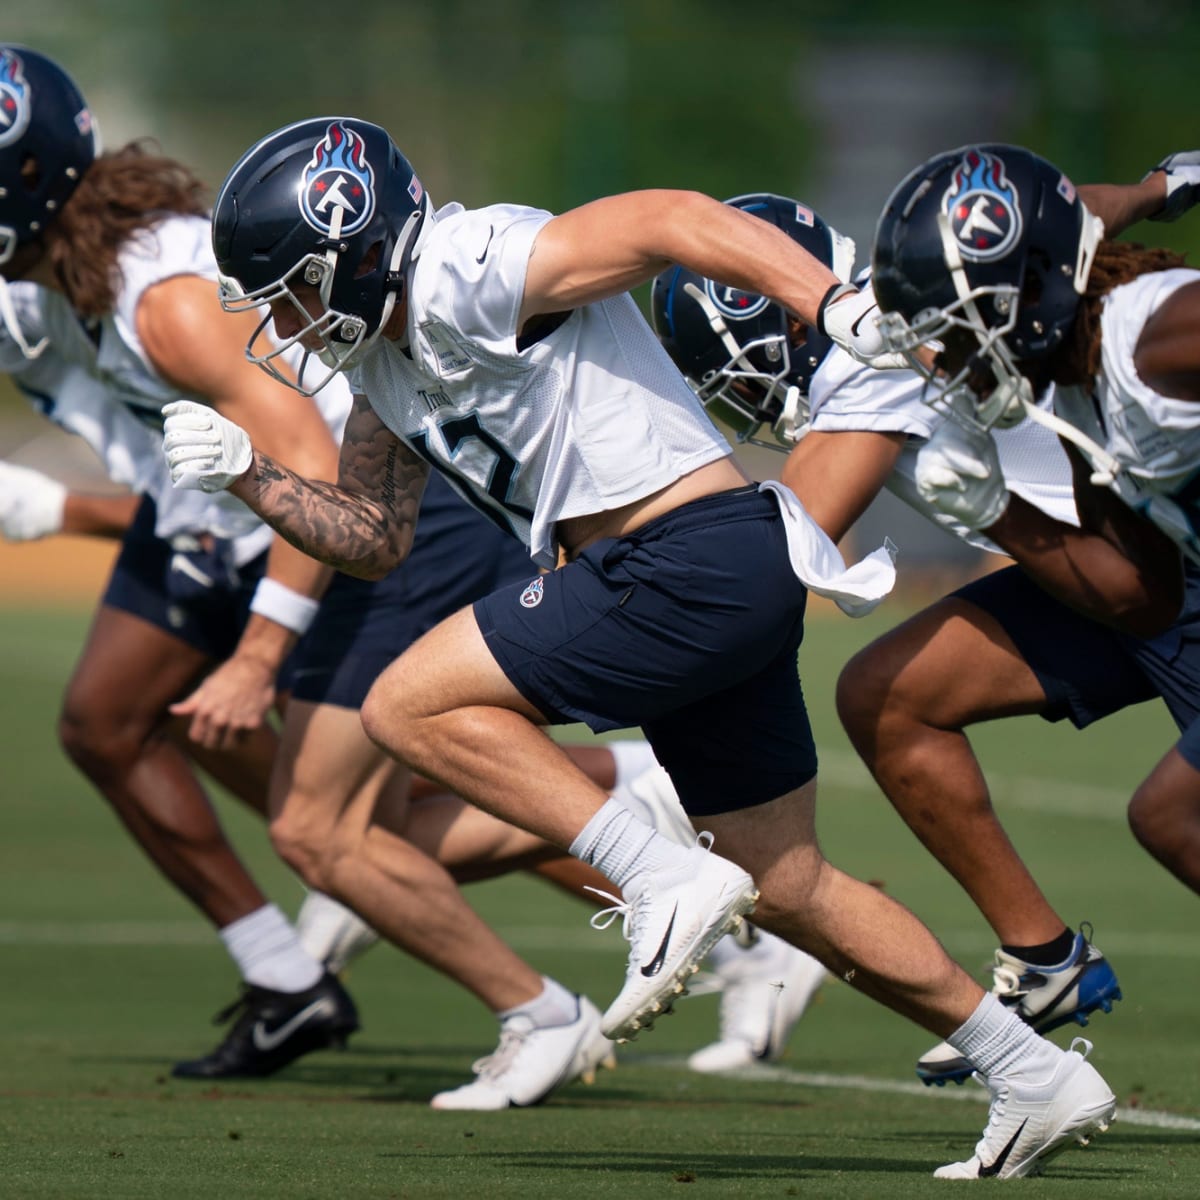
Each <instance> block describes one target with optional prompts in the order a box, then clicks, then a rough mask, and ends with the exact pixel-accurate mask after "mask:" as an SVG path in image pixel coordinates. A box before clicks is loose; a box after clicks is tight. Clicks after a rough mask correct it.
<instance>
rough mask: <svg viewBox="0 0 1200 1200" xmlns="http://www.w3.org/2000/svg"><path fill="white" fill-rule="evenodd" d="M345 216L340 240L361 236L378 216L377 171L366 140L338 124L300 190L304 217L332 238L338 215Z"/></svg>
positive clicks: (317, 148) (318, 151)
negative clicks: (360, 233)
mask: <svg viewBox="0 0 1200 1200" xmlns="http://www.w3.org/2000/svg"><path fill="white" fill-rule="evenodd" d="M337 209H340V210H341V212H342V225H341V232H340V236H342V237H346V236H349V235H350V234H354V233H357V232H358V231H359V230H360V229H362V228H363V227H364V226H366V224H367V223H368V222H369V221H370V219H371V217H372V216H374V214H375V171H374V169H373V168H372V166H371V164H370V163H369V162H368V161H367V148H366V145H365V143H364V142H363V140H362V138H361V137H360V136H359V135H358V134H357V133H355V131H354V130H353V129H349V128H347V127H346V125H345V124H343V123H342V122H341V121H335V122H334V123H333V124H332V125H330V126H329V128H328V129H326V131H325V136H324V137H323V138H322V139H321V140H320V141H319V142H318V143H317V144H316V146H314V147H313V156H312V158H311V159H310V160H309V162H308V166H306V167H305V168H304V178H303V181H302V183H301V186H300V215H301V216H302V217H303V218H304V219H305V221H306V222H308V224H309V225H311V226H312V227H313V228H314V229H316V230H317V231H318V232H320V233H324V234H328V233H329V232H330V227H331V225H332V223H333V214H334V211H335V210H337Z"/></svg>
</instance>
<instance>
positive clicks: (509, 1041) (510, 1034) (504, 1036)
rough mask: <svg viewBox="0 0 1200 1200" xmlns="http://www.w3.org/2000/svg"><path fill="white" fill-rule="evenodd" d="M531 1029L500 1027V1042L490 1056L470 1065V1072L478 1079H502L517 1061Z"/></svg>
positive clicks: (509, 1026) (510, 1026) (511, 1026)
mask: <svg viewBox="0 0 1200 1200" xmlns="http://www.w3.org/2000/svg"><path fill="white" fill-rule="evenodd" d="M532 1032H533V1029H532V1028H529V1029H523V1028H515V1027H514V1026H513V1025H511V1024H510V1025H502V1026H501V1027H500V1041H499V1042H498V1043H497V1045H496V1048H495V1050H493V1051H492V1052H491V1054H488V1055H485V1056H484V1057H483V1058H478V1059H476V1060H475V1062H473V1063H472V1064H471V1070H472V1071H473V1072H474V1073H475V1074H476V1075H478V1076H479V1078H480V1079H486V1080H493V1081H494V1080H497V1079H500V1078H502V1077H503V1076H504V1075H505V1074H507V1073H508V1071H509V1070H511V1068H512V1067H513V1065H514V1064H515V1063H516V1061H517V1056H518V1055H519V1054H520V1053H521V1050H522V1049H523V1048H524V1046H525V1043H526V1042H527V1041H528V1040H529V1035H530V1034H531V1033H532Z"/></svg>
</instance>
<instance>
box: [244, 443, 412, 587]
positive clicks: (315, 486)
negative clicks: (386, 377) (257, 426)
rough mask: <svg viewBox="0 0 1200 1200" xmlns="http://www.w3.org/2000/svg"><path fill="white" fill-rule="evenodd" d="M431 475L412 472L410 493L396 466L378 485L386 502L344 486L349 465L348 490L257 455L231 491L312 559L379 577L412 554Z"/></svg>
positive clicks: (340, 569) (342, 483)
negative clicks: (418, 516)
mask: <svg viewBox="0 0 1200 1200" xmlns="http://www.w3.org/2000/svg"><path fill="white" fill-rule="evenodd" d="M398 457H399V455H398V454H397V453H395V452H393V454H392V455H391V458H392V459H393V460H394V459H396V458H398ZM426 474H427V472H425V471H423V470H418V471H417V472H411V471H410V472H409V473H408V480H407V486H408V494H407V495H404V494H402V489H401V488H400V487H399V486H398V483H397V470H396V468H395V466H394V464H393V467H392V470H391V471H390V472H389V473H388V474H387V475H386V476H385V479H384V480H382V481H381V480H376V481H375V485H376V487H377V488H379V489H380V490H381V491H382V493H383V494H384V499H383V502H380V501H376V500H375V499H373V498H371V497H370V496H369V495H364V494H362V493H360V492H358V491H355V490H350V489H349V488H347V487H346V486H344V485H345V483H346V482H347V478H346V471H345V463H344V462H343V474H342V479H341V480H340V481H339V483H340V484H341V485H343V486H335V485H334V484H331V483H325V482H323V481H321V480H316V479H305V478H303V477H302V476H300V475H297V474H296V473H295V472H294V471H290V470H288V468H287V467H285V466H283V465H282V464H280V463H278V462H276V461H275V460H274V459H272V458H270V457H269V456H267V455H265V454H261V453H259V452H257V451H256V452H255V455H254V465H253V467H252V469H251V470H250V471H249V473H248V474H247V475H246V476H245V477H244V478H243V479H242V480H240V481H239V482H238V483H237V484H235V485H234V487H233V488H231V489H230V490H231V491H233V492H234V493H235V494H236V495H237V496H238V497H239V498H240V499H242V500H243V501H244V502H245V503H246V504H247V505H248V506H249V507H250V508H252V509H253V510H254V511H255V512H256V513H258V514H259V516H261V517H262V518H263V519H264V520H265V521H266V522H267V523H268V524H269V525H271V526H272V527H273V528H275V529H276V530H277V531H278V532H279V533H280V535H281V536H282V537H284V538H285V539H286V540H287V541H289V542H291V544H292V545H293V546H295V547H297V549H299V550H302V551H304V553H305V554H308V555H309V556H310V557H312V558H316V559H319V560H320V561H321V562H325V563H328V564H329V565H330V566H332V567H336V568H337V569H338V570H339V571H345V572H346V573H347V574H348V575H357V576H360V577H361V578H364V579H379V578H382V577H383V576H384V575H386V574H387V573H388V572H389V571H391V570H393V569H394V568H395V567H396V566H397V565H398V564H399V563H400V562H402V561H403V560H404V558H405V557H406V556H407V554H408V551H409V548H410V546H411V545H412V529H413V524H414V523H415V521H416V514H417V508H418V506H419V504H420V494H421V491H423V490H424V485H425V477H426ZM414 490H415V495H413V494H412V493H413V491H414Z"/></svg>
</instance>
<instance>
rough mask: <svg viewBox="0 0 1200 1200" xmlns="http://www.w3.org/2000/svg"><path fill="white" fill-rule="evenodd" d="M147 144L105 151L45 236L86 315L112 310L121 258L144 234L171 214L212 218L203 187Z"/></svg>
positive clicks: (65, 285)
mask: <svg viewBox="0 0 1200 1200" xmlns="http://www.w3.org/2000/svg"><path fill="white" fill-rule="evenodd" d="M152 146H153V143H151V142H149V141H148V140H147V139H141V140H139V141H135V142H130V143H129V145H127V146H125V147H123V148H122V149H120V150H114V151H112V152H111V153H108V154H102V155H101V156H100V157H99V158H97V159H96V161H95V162H93V163H92V164H91V166H90V167H88V169H87V171H86V172H85V174H84V176H83V178H82V179H81V180H80V182H79V186H78V187H77V188H76V189H75V191H74V192H73V193H72V195H71V198H70V199H69V200H68V201H67V203H66V204H65V205H64V206H63V209H62V212H61V213H60V214H59V216H58V219H57V220H56V221H54V223H53V224H51V225H50V226H49V227H48V228H47V230H46V233H45V239H46V250H47V253H48V255H49V258H50V263H51V266H52V267H53V269H54V272H55V275H56V276H57V278H58V280H59V282H60V283H61V284H62V288H63V291H64V292H65V293H66V295H67V299H68V300H69V301H70V302H71V305H72V307H74V308H75V310H76V311H77V312H79V313H80V314H81V315H83V316H89V317H101V316H104V315H105V314H107V313H110V312H112V310H113V306H114V304H115V303H116V295H117V291H118V289H119V288H120V286H121V272H120V268H119V267H118V266H117V255H118V253H119V252H120V249H121V246H122V245H123V244H124V243H125V242H126V241H128V239H129V238H130V237H132V236H133V235H134V234H135V233H137V231H138V230H141V229H147V228H149V227H151V226H153V225H155V224H157V223H158V222H159V221H161V220H162V219H163V218H164V217H166V216H171V215H174V214H183V215H188V216H205V215H207V208H206V205H205V203H204V199H203V197H204V192H205V188H204V185H203V184H202V183H201V182H200V180H199V179H198V178H197V177H196V176H195V175H193V174H192V172H191V171H190V170H189V169H188V168H187V167H185V166H184V165H183V164H182V163H179V162H176V161H175V160H174V159H172V158H166V157H165V156H163V155H161V154H159V153H156V152H155V151H154V149H152V148H151V147H152Z"/></svg>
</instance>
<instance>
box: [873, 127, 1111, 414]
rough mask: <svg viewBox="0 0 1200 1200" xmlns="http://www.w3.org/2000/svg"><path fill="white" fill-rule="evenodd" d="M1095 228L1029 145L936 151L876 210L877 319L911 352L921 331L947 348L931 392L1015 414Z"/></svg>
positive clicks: (1056, 340)
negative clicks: (966, 397)
mask: <svg viewBox="0 0 1200 1200" xmlns="http://www.w3.org/2000/svg"><path fill="white" fill-rule="evenodd" d="M1103 236H1104V227H1103V224H1102V223H1101V221H1100V220H1099V218H1098V217H1095V216H1093V215H1092V214H1091V213H1090V212H1089V211H1088V210H1087V208H1086V207H1085V205H1084V203H1083V201H1082V200H1080V199H1079V197H1078V195H1077V194H1076V191H1075V187H1074V185H1073V184H1072V183H1071V181H1070V180H1069V179H1068V178H1067V176H1066V175H1064V174H1063V173H1062V171H1060V170H1059V169H1058V168H1057V167H1055V166H1053V165H1052V164H1051V163H1048V162H1047V161H1046V160H1045V159H1043V158H1039V157H1038V156H1037V155H1036V154H1033V153H1031V152H1030V151H1029V150H1025V149H1022V148H1021V147H1019V146H1007V145H979V146H964V147H961V148H959V149H957V150H952V151H950V152H948V153H945V154H939V155H937V156H936V157H934V158H931V159H929V160H928V161H927V162H925V163H923V164H922V165H921V166H919V167H918V168H917V169H916V170H915V171H913V172H912V173H911V174H909V175H908V176H907V178H905V179H904V180H903V182H901V184H900V185H899V186H898V187H897V188H896V190H895V191H894V192H893V193H892V195H891V197H890V198H889V199H888V201H887V204H886V205H885V206H884V209H883V213H882V215H881V216H880V218H879V224H878V227H877V229H876V233H875V244H874V249H873V252H872V277H873V280H874V286H875V296H876V298H877V299H878V301H879V307H880V309H881V310H882V311H883V314H884V315H883V316H882V317H881V318H880V328H881V330H882V331H883V333H884V337H885V339H886V341H887V343H888V345H889V347H890V348H891V349H893V350H898V351H901V352H904V353H908V354H909V355H910V356H912V355H914V353H915V351H916V350H917V349H918V348H919V347H920V346H922V345H924V344H928V343H935V344H940V348H942V349H943V350H947V351H950V353H949V354H947V355H946V357H945V358H944V359H943V360H942V362H941V363H939V365H944V366H945V367H946V373H945V376H944V377H939V378H938V379H937V381H936V387H935V395H934V400H935V402H936V401H938V400H944V399H946V398H947V397H948V396H950V395H951V394H955V395H959V394H963V392H964V389H965V388H969V389H970V390H971V394H972V396H973V399H974V403H975V406H976V410H977V411H976V413H975V414H974V415H975V418H976V419H977V420H978V421H980V422H981V423H982V424H983V425H984V426H991V425H996V424H999V425H1005V424H1012V423H1013V422H1014V421H1017V420H1020V419H1021V418H1022V417H1023V416H1025V415H1026V413H1027V412H1029V409H1030V405H1031V402H1032V399H1033V389H1032V387H1031V385H1030V384H1029V382H1028V380H1027V379H1026V378H1025V374H1026V373H1027V372H1028V370H1029V368H1030V367H1031V366H1034V365H1036V364H1037V362H1038V361H1039V360H1042V359H1045V358H1046V357H1047V356H1048V355H1050V354H1051V353H1052V352H1053V351H1054V350H1055V349H1057V348H1058V347H1059V346H1060V345H1061V344H1062V342H1063V340H1064V338H1065V337H1066V334H1067V331H1068V330H1069V329H1070V326H1071V323H1072V322H1073V321H1074V319H1075V314H1076V312H1077V310H1078V308H1079V300H1080V297H1081V296H1082V294H1083V291H1084V288H1085V287H1086V285H1087V279H1088V274H1089V272H1090V271H1091V266H1092V261H1093V259H1094V258H1095V255H1096V248H1097V246H1098V245H1099V243H1100V240H1101V238H1102V237H1103ZM914 366H917V367H918V369H921V365H920V363H919V362H918V361H917V360H916V359H915V358H914ZM927 373H928V372H927Z"/></svg>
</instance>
